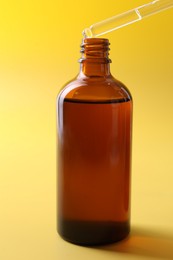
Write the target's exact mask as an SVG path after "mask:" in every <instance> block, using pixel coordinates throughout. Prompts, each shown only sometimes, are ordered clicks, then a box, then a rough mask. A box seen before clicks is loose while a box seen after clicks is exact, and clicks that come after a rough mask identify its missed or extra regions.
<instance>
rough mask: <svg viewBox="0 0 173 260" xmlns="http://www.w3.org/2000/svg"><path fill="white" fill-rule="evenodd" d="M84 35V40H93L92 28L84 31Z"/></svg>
mask: <svg viewBox="0 0 173 260" xmlns="http://www.w3.org/2000/svg"><path fill="white" fill-rule="evenodd" d="M82 35H83V37H84V38H92V37H93V34H92V31H91V29H90V28H86V29H84V30H83V32H82Z"/></svg>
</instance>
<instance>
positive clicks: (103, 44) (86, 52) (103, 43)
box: [79, 38, 111, 77]
mask: <svg viewBox="0 0 173 260" xmlns="http://www.w3.org/2000/svg"><path fill="white" fill-rule="evenodd" d="M81 47H82V48H81V53H82V57H81V59H80V60H79V62H80V63H81V66H80V74H84V75H85V76H88V77H92V76H93V77H94V76H97V77H99V76H100V77H106V76H109V75H110V62H111V60H110V59H109V41H108V40H107V39H100V38H86V39H83V42H82V45H81Z"/></svg>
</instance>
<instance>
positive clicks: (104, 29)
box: [82, 0, 173, 38]
mask: <svg viewBox="0 0 173 260" xmlns="http://www.w3.org/2000/svg"><path fill="white" fill-rule="evenodd" d="M171 7H173V0H155V1H152V2H150V3H147V4H144V5H142V6H139V7H137V8H134V9H132V10H130V11H127V12H125V13H122V14H119V15H115V16H113V17H110V18H108V19H106V20H103V21H101V22H98V23H95V24H93V25H91V26H90V27H89V28H86V29H85V30H84V31H83V33H82V34H83V36H84V37H85V38H93V37H98V36H100V35H103V34H105V33H108V32H111V31H114V30H117V29H119V28H122V27H124V26H126V25H128V24H131V23H135V22H137V21H140V20H142V19H143V18H145V17H148V16H150V15H153V14H155V13H158V12H161V11H163V10H166V9H168V8H171Z"/></svg>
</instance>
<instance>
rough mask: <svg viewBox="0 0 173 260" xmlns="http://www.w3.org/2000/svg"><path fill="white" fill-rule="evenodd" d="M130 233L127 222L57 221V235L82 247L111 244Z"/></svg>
mask: <svg viewBox="0 0 173 260" xmlns="http://www.w3.org/2000/svg"><path fill="white" fill-rule="evenodd" d="M129 232H130V225H129V222H128V221H127V222H111V221H110V222H96V221H93V222H92V221H72V220H62V221H59V227H58V233H59V235H60V236H61V237H62V238H63V239H64V240H66V241H68V242H70V243H73V244H77V245H83V246H94V245H104V244H111V243H114V242H118V241H120V240H123V239H124V238H126V237H127V236H128V234H129Z"/></svg>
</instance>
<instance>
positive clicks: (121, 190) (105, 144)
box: [58, 98, 132, 245]
mask: <svg viewBox="0 0 173 260" xmlns="http://www.w3.org/2000/svg"><path fill="white" fill-rule="evenodd" d="M131 115H132V101H131V100H129V99H125V98H122V99H114V100H110V99H109V100H104V101H102V100H101V101H98V100H97V101H94V100H75V99H67V98H65V99H64V102H63V110H62V109H61V110H60V112H59V120H60V121H61V128H60V129H59V132H60V144H59V172H60V174H59V179H58V183H59V187H58V190H59V200H58V201H59V204H58V209H59V219H58V231H59V233H60V235H61V236H62V237H63V238H64V239H66V240H68V241H70V242H73V243H77V244H83V245H94V244H105V243H110V242H115V241H118V240H121V239H123V238H125V237H126V236H127V235H128V233H129V229H130V227H129V215H130V212H129V211H130V205H129V204H130V200H129V199H130V198H129V193H130V192H129V189H130V161H131V158H130V157H131V156H130V154H131ZM61 133H62V134H61Z"/></svg>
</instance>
